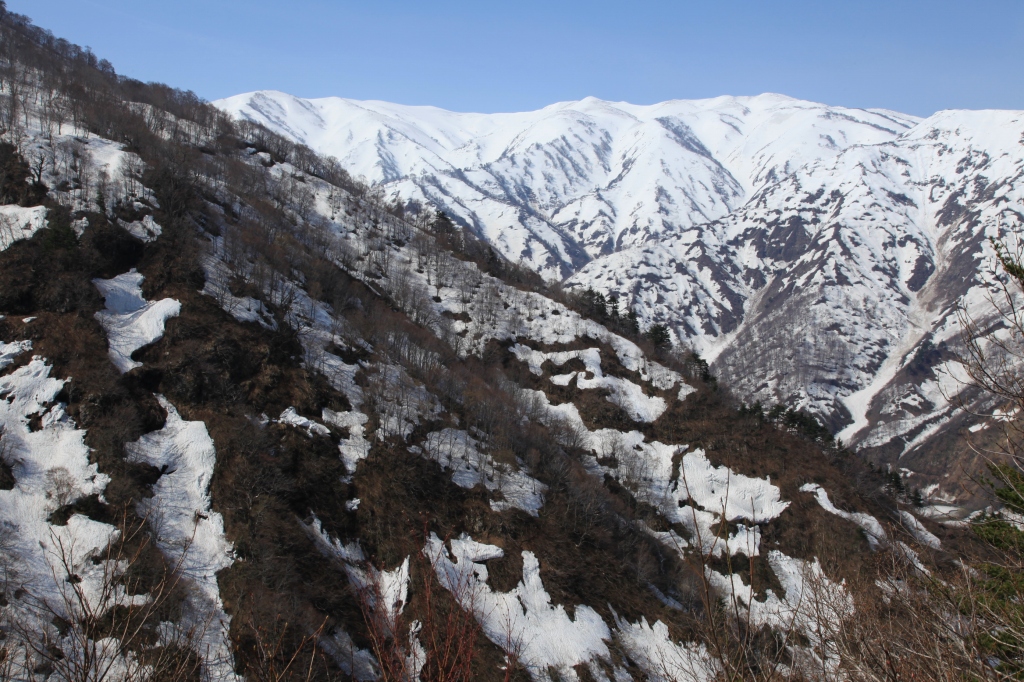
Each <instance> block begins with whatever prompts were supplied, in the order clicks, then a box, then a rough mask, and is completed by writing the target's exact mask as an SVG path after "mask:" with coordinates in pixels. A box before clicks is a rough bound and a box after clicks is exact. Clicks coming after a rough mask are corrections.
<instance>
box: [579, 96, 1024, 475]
mask: <svg viewBox="0 0 1024 682" xmlns="http://www.w3.org/2000/svg"><path fill="white" fill-rule="evenodd" d="M1022 138H1024V116H1022V115H1021V113H1019V112H963V111H960V112H943V113H941V114H937V115H936V116H933V117H931V118H929V119H926V120H925V121H922V122H921V123H920V124H918V125H917V126H916V127H915V128H913V129H912V130H910V131H908V132H907V133H905V134H903V135H901V136H900V137H898V138H897V139H895V140H893V141H892V142H888V143H885V144H880V145H873V146H863V147H854V148H851V149H849V150H846V151H844V152H842V153H841V154H839V155H838V156H836V157H835V158H833V159H830V160H827V161H819V162H816V163H814V164H810V165H808V166H806V167H804V168H802V169H800V170H798V171H797V172H795V173H793V174H792V175H790V176H789V177H787V178H785V179H783V180H781V181H780V182H777V183H775V184H772V185H770V186H767V187H765V188H764V189H762V190H761V191H760V192H758V193H757V194H756V195H755V196H754V197H752V199H751V200H750V201H749V202H748V204H747V205H746V206H744V207H743V208H741V209H739V210H737V211H735V212H734V213H733V214H731V215H729V216H727V217H725V218H723V219H721V220H718V221H714V222H712V223H709V224H707V225H702V226H699V227H698V228H695V232H696V233H697V236H696V237H695V238H693V239H692V240H686V241H685V242H684V240H683V239H677V240H670V241H666V242H663V243H660V244H657V245H651V246H646V247H640V248H637V249H634V250H630V251H626V252H622V253H619V254H615V255H614V256H612V257H610V258H608V259H605V260H603V261H597V262H594V263H592V264H590V265H588V266H587V267H586V268H584V269H583V270H582V271H581V272H580V273H578V274H577V275H575V276H574V277H573V278H572V279H571V280H570V282H572V283H576V284H580V285H586V286H592V287H594V288H595V289H599V290H616V289H619V288H621V287H627V288H628V287H630V286H632V287H633V289H632V291H633V294H634V297H635V300H636V301H637V306H638V307H639V309H640V310H641V311H642V316H643V317H645V318H646V319H648V320H650V321H663V322H666V323H668V324H669V325H670V326H672V327H674V328H675V329H676V330H677V333H678V334H679V336H680V337H681V338H685V339H688V340H689V341H690V342H691V343H693V344H694V346H695V347H696V348H697V349H698V350H699V351H700V352H701V353H702V354H704V355H705V356H706V357H707V358H709V359H712V360H714V367H715V369H716V371H717V372H719V373H720V374H721V375H722V376H724V377H725V378H726V379H727V380H728V381H729V382H730V383H731V384H732V385H734V386H735V387H737V389H738V390H739V391H740V393H741V395H743V396H744V397H745V399H748V400H751V401H752V400H755V399H758V400H762V401H766V402H774V401H779V400H781V401H784V402H787V403H789V404H794V405H797V406H800V407H805V408H807V409H809V410H810V411H812V412H813V413H816V414H819V415H822V416H824V417H825V418H826V419H828V420H829V422H830V423H831V424H833V425H834V426H835V427H837V428H842V429H843V431H842V433H841V434H840V436H841V437H842V438H843V439H845V440H848V441H851V442H854V443H856V444H859V445H861V446H862V447H865V448H866V447H877V446H879V445H883V444H886V443H889V442H891V441H893V440H897V441H898V442H899V447H898V448H896V449H893V448H889V449H888V451H887V456H888V457H890V458H891V457H896V458H898V457H899V456H901V455H903V454H905V453H909V452H910V451H912V450H915V449H918V448H919V447H920V446H922V445H923V444H924V442H925V440H926V439H928V438H929V437H937V436H939V434H938V432H937V431H936V430H935V427H937V426H939V425H940V423H944V422H946V421H948V420H949V418H950V415H951V412H952V411H953V409H954V407H955V404H954V402H955V401H953V396H954V395H956V394H957V393H958V392H959V391H960V388H961V387H962V385H961V384H958V382H957V380H956V376H958V372H957V370H956V367H955V366H945V365H944V366H943V367H938V365H943V364H944V362H945V361H947V360H950V358H951V355H950V352H951V351H952V350H954V349H955V348H956V346H957V344H958V337H959V326H958V324H957V320H956V304H957V302H958V301H960V300H967V301H969V302H971V304H972V308H973V309H974V310H975V311H976V314H980V315H981V317H982V318H984V317H985V313H984V312H983V310H984V305H985V291H986V287H987V286H988V285H987V284H986V283H985V281H984V280H985V278H990V277H991V276H992V273H993V272H994V266H995V264H994V252H993V250H992V248H991V246H990V245H989V243H988V240H989V239H991V238H996V239H1006V238H1007V237H1008V236H1012V235H1014V234H1019V231H1020V227H1021V222H1022V215H1024V185H1022V182H1021V181H1022V179H1024V145H1022V144H1021V140H1022ZM988 281H991V279H989V280H988ZM929 349H942V350H941V351H939V350H934V351H930V350H929ZM908 368H909V370H908ZM961 375H962V374H961ZM968 402H970V401H969V400H968ZM975 407H976V408H977V410H978V411H979V412H980V413H982V414H987V412H990V411H991V409H992V407H993V406H987V407H985V406H981V405H976V406H975ZM986 410H987V411H986ZM929 468H930V469H932V471H931V473H932V474H933V475H939V474H941V473H948V470H947V471H946V472H943V471H942V467H941V466H934V465H933V466H930V467H929Z"/></svg>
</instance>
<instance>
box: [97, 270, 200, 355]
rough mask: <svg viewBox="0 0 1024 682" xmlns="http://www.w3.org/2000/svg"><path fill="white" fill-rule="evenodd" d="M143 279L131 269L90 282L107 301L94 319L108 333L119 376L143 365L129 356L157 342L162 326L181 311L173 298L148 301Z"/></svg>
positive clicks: (179, 305)
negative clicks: (143, 292) (143, 289)
mask: <svg viewBox="0 0 1024 682" xmlns="http://www.w3.org/2000/svg"><path fill="white" fill-rule="evenodd" d="M143 279H144V278H143V276H142V275H141V274H139V273H138V272H136V271H135V268H132V269H131V270H129V271H128V272H126V273H124V274H123V275H118V276H117V277H114V278H113V279H94V280H93V281H92V282H93V284H95V285H96V288H97V289H99V290H100V294H102V295H103V297H104V299H105V300H106V305H107V308H106V310H101V311H99V312H97V313H96V319H97V320H98V321H99V323H100V325H101V326H102V327H103V329H104V330H105V331H106V332H107V341H108V343H109V345H110V351H109V353H110V360H111V362H113V363H114V366H115V367H117V369H118V370H119V371H120V372H121V373H124V372H127V371H129V370H131V369H134V368H135V367H141V366H142V363H141V362H135V361H134V360H132V353H134V352H135V351H137V350H138V349H140V348H142V347H143V346H148V345H149V344H151V343H153V342H154V341H157V340H158V339H160V338H161V337H162V336H163V335H164V323H166V322H167V320H168V319H169V318H172V317H176V316H177V315H178V314H179V313H180V312H181V303H179V302H178V301H176V300H174V299H173V298H165V299H162V300H160V301H154V302H152V303H150V302H147V301H146V299H145V298H143V297H142V280H143Z"/></svg>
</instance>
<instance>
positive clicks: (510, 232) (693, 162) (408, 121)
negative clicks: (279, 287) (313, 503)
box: [215, 92, 916, 279]
mask: <svg viewBox="0 0 1024 682" xmlns="http://www.w3.org/2000/svg"><path fill="white" fill-rule="evenodd" d="M215 104H216V105H217V106H219V107H221V108H222V109H224V110H225V111H228V112H230V113H232V114H233V115H235V116H238V117H242V118H248V119H252V120H254V121H259V122H260V123H263V124H265V125H267V126H269V127H270V128H271V129H272V130H275V131H276V132H279V133H282V134H284V135H286V136H288V137H290V138H292V139H294V140H296V141H299V142H303V143H304V144H306V145H308V146H310V147H311V148H313V149H315V150H316V151H319V152H321V153H326V154H330V155H333V156H335V157H337V158H338V160H339V161H341V163H342V165H343V166H344V167H345V168H347V169H349V170H350V171H352V172H354V173H356V174H361V175H363V176H365V177H366V178H367V179H368V180H369V181H371V182H376V183H383V184H384V186H385V187H386V188H387V189H388V190H389V191H397V192H398V193H399V194H400V195H401V196H402V197H403V198H406V199H415V200H419V201H424V200H425V201H428V202H431V203H433V204H436V205H440V206H444V207H445V208H446V209H447V210H448V211H450V212H451V213H452V214H453V215H455V216H457V217H458V218H460V219H461V220H463V221H464V222H465V223H466V224H468V225H471V226H472V227H473V228H475V229H476V230H477V231H478V232H479V233H480V234H481V235H482V236H484V237H485V238H486V239H488V241H490V242H491V243H492V244H494V245H495V246H496V247H497V248H499V249H500V250H501V251H502V253H503V254H504V255H505V256H507V257H508V258H509V259H511V260H512V261H514V262H515V261H520V260H522V261H523V262H525V263H526V264H528V265H529V266H530V267H532V268H534V269H536V270H537V271H539V272H541V273H542V274H544V275H545V276H547V277H549V278H558V279H560V278H562V277H565V276H567V275H569V274H571V273H573V272H575V271H576V270H577V269H579V268H580V267H582V266H584V265H585V264H586V263H588V262H590V261H591V260H593V259H595V258H599V257H601V256H604V255H607V254H609V253H613V252H616V251H620V250H622V249H625V248H629V247H631V246H635V245H639V244H644V243H646V242H648V241H651V240H652V239H662V238H668V237H672V236H681V235H683V234H686V233H687V231H688V230H689V229H690V228H692V227H693V226H695V225H699V224H702V223H706V222H708V221H710V220H714V219H716V218H721V217H722V216H725V215H727V214H729V213H730V212H731V211H733V210H735V209H737V208H739V207H741V206H743V205H744V203H745V202H746V201H747V199H748V198H749V197H750V196H751V195H752V194H753V193H754V192H755V191H757V190H758V189H759V188H761V187H762V186H764V185H765V184H766V183H770V182H772V181H773V180H775V179H777V178H779V177H783V176H785V175H787V174H788V173H790V172H791V171H792V170H794V169H796V168H798V167H800V166H802V165H804V164H805V163H808V162H812V161H816V160H819V159H822V158H831V157H833V156H835V155H836V154H837V153H838V152H839V151H841V150H843V149H845V148H847V147H849V146H851V145H861V144H875V143H879V142H885V141H888V140H891V139H893V138H894V137H896V136H897V135H899V134H900V133H902V132H903V131H905V130H907V129H908V128H909V127H911V126H912V125H913V124H914V123H915V122H916V119H914V118H913V117H910V116H904V115H901V114H895V113H892V112H886V111H861V110H852V109H843V108H838V107H826V106H822V105H819V104H813V103H810V102H802V101H799V100H794V99H790V98H788V97H783V96H781V95H762V96H760V97H719V98H717V99H712V100H699V101H673V102H665V103H662V104H655V105H652V106H635V105H631V104H625V103H612V102H603V101H601V100H598V99H594V98H587V99H585V100H582V101H579V102H564V103H559V104H553V105H551V106H549V107H545V108H544V109H541V110H539V111H534V112H527V113H521V114H462V113H453V112H449V111H444V110H442V109H436V108H434V107H408V106H401V105H396V104H388V103H386V102H357V101H353V100H347V99H340V98H333V97H332V98H326V99H317V100H303V99H299V98H297V97H292V96H290V95H286V94H284V93H279V92H257V93H250V94H246V95H238V96H237V97H232V98H229V99H226V100H221V101H218V102H215Z"/></svg>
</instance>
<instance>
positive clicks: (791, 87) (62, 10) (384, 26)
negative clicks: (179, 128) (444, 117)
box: [7, 0, 1024, 115]
mask: <svg viewBox="0 0 1024 682" xmlns="http://www.w3.org/2000/svg"><path fill="white" fill-rule="evenodd" d="M7 6H8V9H9V10H11V11H14V12H20V13H22V14H27V15H28V16H30V17H32V19H33V20H35V22H36V23H37V24H38V25H40V26H43V27H44V28H48V29H50V30H51V31H53V32H54V33H55V34H57V35H59V36H62V37H64V38H67V39H69V40H71V41H73V42H76V43H78V44H81V45H89V46H91V47H92V48H93V51H95V52H96V54H97V55H99V56H100V57H105V58H107V59H109V60H110V61H111V62H112V63H113V64H114V66H115V68H116V69H117V70H118V72H120V73H123V74H126V75H129V76H132V77H135V78H139V79H141V80H156V81H162V82H165V83H168V84H169V85H173V86H176V87H181V88H185V89H191V90H194V91H195V92H196V93H198V94H199V95H200V96H202V97H205V98H207V99H216V98H218V97H225V96H228V95H233V94H238V93H241V92H247V91H250V90H259V89H276V90H283V91H286V92H290V93H292V94H295V95H299V96H302V97H324V96H329V95H338V96H341V97H350V98H354V99H382V100H388V101H392V102H400V103H403V104H431V105H435V106H440V107H444V108H446V109H453V110H456V111H483V112H494V111H522V110H528V109H536V108H539V107H542V106H545V105H547V104H551V103H553V102H558V101H565V100H573V99H580V98H582V97H586V96H588V95H593V96H596V97H600V98H602V99H608V100H625V101H629V102H634V103H638V104H649V103H653V102H658V101H662V100H666V99H687V98H698V97H714V96H717V95H724V94H729V95H753V94H758V93H761V92H781V93H784V94H787V95H791V96H793V97H799V98H803V99H811V100H816V101H820V102H826V103H829V104H838V105H845V106H854V107H885V108H889V109H896V110H898V111H903V112H905V113H911V114H918V115H928V114H930V113H932V112H934V111H936V110H939V109H948V108H972V109H980V108H1005V109H1024V67H1022V65H1024V0H959V1H958V2H951V1H948V0H930V1H927V2H925V1H918V0H914V1H909V0H908V1H901V0H888V1H887V2H879V1H876V0H856V1H847V0H818V1H817V2H808V1H804V0H772V1H768V0H762V1H756V2H755V1H752V0H706V1H704V2H690V1H689V0H677V1H676V2H656V1H653V0H633V1H632V2H606V1H603V0H596V1H592V2H581V1H576V0H573V1H559V0H547V1H537V0H516V1H515V2H507V1H503V2H486V1H482V0H477V1H475V2H463V1H461V0H434V1H432V2H424V1H422V0H421V1H420V2H412V1H408V0H363V1H362V2H348V1H347V0H346V1H334V2H329V1H327V0H291V1H288V0H286V1H284V2H267V1H265V0H249V1H248V2H227V1H225V0H201V1H200V0H177V1H175V2H153V1H152V0H8V2H7Z"/></svg>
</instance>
